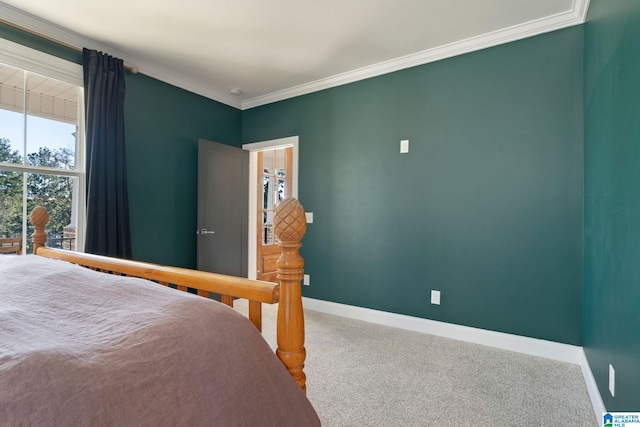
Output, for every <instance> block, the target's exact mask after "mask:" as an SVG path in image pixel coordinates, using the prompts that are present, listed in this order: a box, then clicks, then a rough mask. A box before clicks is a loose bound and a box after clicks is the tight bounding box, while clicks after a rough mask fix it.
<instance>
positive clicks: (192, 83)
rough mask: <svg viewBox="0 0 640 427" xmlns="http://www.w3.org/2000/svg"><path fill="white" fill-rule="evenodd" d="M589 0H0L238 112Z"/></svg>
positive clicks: (562, 17) (398, 65)
mask: <svg viewBox="0 0 640 427" xmlns="http://www.w3.org/2000/svg"><path fill="white" fill-rule="evenodd" d="M588 1H589V0H234V1H231V0H227V1H222V0H182V1H180V0H46V1H43V0H3V2H4V3H2V2H0V16H2V17H3V18H4V19H6V20H8V21H11V22H13V23H15V24H18V25H20V26H22V27H25V28H28V29H31V30H34V31H37V32H39V33H41V34H44V35H47V36H50V37H54V38H56V39H58V40H61V41H64V42H66V43H69V44H72V45H74V46H77V47H87V48H91V49H97V50H101V51H104V52H106V53H109V54H111V55H113V56H117V57H119V58H122V59H124V60H125V64H128V65H132V66H136V67H138V68H139V70H140V72H141V73H144V74H147V75H149V76H152V77H154V78H157V79H159V80H163V81H165V82H168V83H171V84H174V85H176V86H179V87H182V88H185V89H187V90H190V91H192V92H195V93H199V94H201V95H204V96H207V97H209V98H212V99H215V100H217V101H220V102H223V103H225V104H228V105H232V106H235V107H237V108H243V109H244V108H250V107H253V106H257V105H262V104H266V103H269V102H273V101H277V100H280V99H285V98H289V97H292V96H296V95H301V94H304V93H309V92H313V91H315V90H320V89H324V88H327V87H332V86H337V85H340V84H344V83H349V82H352V81H357V80H361V79H363V78H368V77H372V76H375V75H380V74H384V73H388V72H391V71H396V70H399V69H402V68H407V67H410V66H415V65H419V64H423V63H427V62H432V61H435V60H439V59H443V58H446V57H450V56H454V55H457V54H461V53H466V52H471V51H474V50H478V49H482V48H485V47H489V46H493V45H497V44H500V43H505V42H509V41H513V40H518V39H521V38H524V37H530V36H533V35H537V34H541V33H544V32H548V31H553V30H556V29H560V28H564V27H567V26H571V25H577V24H580V23H582V22H584V18H585V16H586V10H587V7H588ZM232 88H238V89H240V90H241V91H242V93H241V94H240V95H238V96H234V95H231V94H230V93H229V90H230V89H232Z"/></svg>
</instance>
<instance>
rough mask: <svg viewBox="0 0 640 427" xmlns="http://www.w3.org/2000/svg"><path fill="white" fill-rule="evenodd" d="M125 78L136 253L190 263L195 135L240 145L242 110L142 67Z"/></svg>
mask: <svg viewBox="0 0 640 427" xmlns="http://www.w3.org/2000/svg"><path fill="white" fill-rule="evenodd" d="M126 84H127V93H126V98H125V132H126V142H127V162H128V167H127V170H128V173H129V204H130V212H131V233H132V236H131V238H132V245H133V255H134V258H136V259H141V260H148V261H153V262H157V263H161V264H169V265H179V266H182V267H188V268H195V266H196V233H195V231H196V228H197V224H196V218H197V209H196V208H197V189H198V180H197V178H198V138H204V139H209V140H212V141H216V142H220V143H223V144H229V145H235V146H240V127H241V111H240V110H237V109H235V108H232V107H229V106H226V105H223V104H220V103H218V102H215V101H212V100H210V99H207V98H204V97H201V96H198V95H195V94H193V93H190V92H187V91H185V90H182V89H178V88H176V87H175V86H171V85H168V84H166V83H162V82H160V81H158V80H155V79H152V78H150V77H147V76H144V75H129V76H128V78H127V81H126Z"/></svg>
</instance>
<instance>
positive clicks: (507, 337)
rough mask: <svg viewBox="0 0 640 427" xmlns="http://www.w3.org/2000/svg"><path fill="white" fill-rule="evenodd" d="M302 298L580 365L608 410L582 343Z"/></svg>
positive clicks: (340, 312)
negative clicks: (563, 342) (549, 339)
mask: <svg viewBox="0 0 640 427" xmlns="http://www.w3.org/2000/svg"><path fill="white" fill-rule="evenodd" d="M302 299H303V306H304V308H305V309H306V310H313V311H319V312H321V313H327V314H332V315H335V316H341V317H346V318H349V319H356V320H363V321H365V322H370V323H376V324H378V325H385V326H392V327H395V328H401V329H406V330H409V331H414V332H422V333H425V334H431V335H437V336H440V337H445V338H452V339H456V340H460V341H466V342H471V343H475V344H481V345H486V346H490V347H495V348H500V349H503V350H510V351H515V352H518V353H523V354H528V355H531V356H538V357H544V358H547V359H552V360H557V361H560V362H566V363H573V364H574V365H579V366H580V368H581V370H582V375H583V377H584V380H585V383H586V384H587V390H588V392H589V397H590V399H591V404H592V405H593V410H594V412H595V414H596V417H597V419H600V418H601V417H602V413H603V412H605V408H604V404H603V401H602V397H601V396H600V392H599V391H598V386H597V385H596V382H595V379H594V378H593V374H592V372H591V368H590V367H589V363H588V362H587V358H586V356H585V354H584V350H583V348H582V347H580V346H575V345H569V344H562V343H557V342H553V341H547V340H541V339H537V338H529V337H523V336H520V335H513V334H506V333H503V332H496V331H489V330H486V329H479V328H472V327H469V326H461V325H455V324H452V323H446V322H439V321H436V320H429V319H422V318H419V317H412V316H406V315H403V314H396V313H389V312H386V311H379V310H373V309H370V308H362V307H356V306H352V305H346V304H339V303H335V302H330V301H322V300H318V299H314V298H306V297H305V298H302Z"/></svg>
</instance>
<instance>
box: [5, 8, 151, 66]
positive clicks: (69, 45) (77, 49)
mask: <svg viewBox="0 0 640 427" xmlns="http://www.w3.org/2000/svg"><path fill="white" fill-rule="evenodd" d="M0 22H2V23H3V24H7V25H9V26H11V27H13V28H17V29H19V30H21V31H24V32H27V33H29V34H33V35H34V36H38V37H40V38H43V39H46V40H49V41H51V42H54V43H56V44H59V45H60V46H64V47H68V48H69V49H73V50H76V51H78V52H82V48H81V47H78V46H74V45H72V44H69V43H66V42H63V41H61V40H57V39H54V38H53V37H49V36H47V35H44V34H42V33H38V32H37V31H33V30H30V29H29V28H26V27H23V26H22V25H18V24H16V23H13V22H11V21H7V20H6V19H4V18H0ZM124 68H126V69H127V70H129V71H131V72H132V73H133V74H138V72H139V70H138V67H136V66H133V65H126V64H125V65H124Z"/></svg>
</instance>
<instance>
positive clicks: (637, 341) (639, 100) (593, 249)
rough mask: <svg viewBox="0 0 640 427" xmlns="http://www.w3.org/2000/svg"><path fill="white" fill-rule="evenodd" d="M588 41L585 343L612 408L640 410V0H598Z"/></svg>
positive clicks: (592, 7) (593, 1)
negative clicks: (613, 384)
mask: <svg viewBox="0 0 640 427" xmlns="http://www.w3.org/2000/svg"><path fill="white" fill-rule="evenodd" d="M585 47H586V48H585V61H584V63H585V68H584V69H585V72H584V73H585V74H584V76H585V87H584V93H585V124H586V126H585V221H584V222H585V232H584V243H585V245H584V332H583V335H584V338H583V345H584V348H585V353H586V355H587V359H588V360H589V365H590V366H591V371H592V372H593V375H594V377H595V379H596V382H597V384H598V387H599V389H600V394H601V396H602V398H603V401H604V404H605V406H606V408H607V410H609V411H638V410H640V2H638V1H637V0H616V1H605V0H591V3H590V6H589V14H588V19H587V22H586V24H585ZM609 364H612V365H613V367H614V369H615V372H616V395H615V397H612V396H611V394H610V393H609V389H608V384H609Z"/></svg>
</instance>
